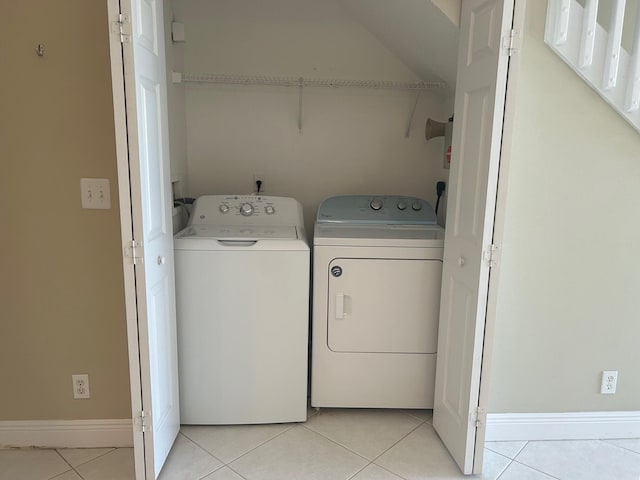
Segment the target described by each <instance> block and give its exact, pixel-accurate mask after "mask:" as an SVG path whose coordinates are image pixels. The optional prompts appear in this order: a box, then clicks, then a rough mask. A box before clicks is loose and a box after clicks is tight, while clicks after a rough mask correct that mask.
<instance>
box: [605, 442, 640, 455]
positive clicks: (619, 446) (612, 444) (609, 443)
mask: <svg viewBox="0 0 640 480" xmlns="http://www.w3.org/2000/svg"><path fill="white" fill-rule="evenodd" d="M610 440H637V438H609V439H601V440H600V441H601V442H604V443H606V444H607V445H610V446H612V447H617V448H619V449H621V450H624V451H625V452H631V453H635V454H636V455H640V452H638V451H636V450H632V449H630V448H627V447H623V446H621V445H616V444H615V443H611V442H610Z"/></svg>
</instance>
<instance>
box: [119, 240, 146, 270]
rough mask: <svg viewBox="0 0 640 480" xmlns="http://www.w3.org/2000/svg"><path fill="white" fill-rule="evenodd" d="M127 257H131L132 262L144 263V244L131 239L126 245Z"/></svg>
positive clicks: (125, 253)
mask: <svg viewBox="0 0 640 480" xmlns="http://www.w3.org/2000/svg"><path fill="white" fill-rule="evenodd" d="M124 256H125V258H130V259H131V263H132V264H134V265H137V264H138V263H142V259H143V258H142V244H141V243H140V242H136V241H135V240H130V241H129V242H127V244H126V245H125V247H124Z"/></svg>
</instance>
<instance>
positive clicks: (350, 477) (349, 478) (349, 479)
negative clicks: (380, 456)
mask: <svg viewBox="0 0 640 480" xmlns="http://www.w3.org/2000/svg"><path fill="white" fill-rule="evenodd" d="M369 465H371V462H369V463H367V464H366V465H365V466H363V467H362V468H361V469H360V470H358V471H357V472H355V473H354V474H353V475H349V476H348V477H347V478H346V479H345V480H351V479H352V478H353V477H355V476H357V475H358V474H359V473H360V472H362V471H363V470H364V469H365V468H367V467H368V466H369Z"/></svg>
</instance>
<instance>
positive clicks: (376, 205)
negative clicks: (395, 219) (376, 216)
mask: <svg viewBox="0 0 640 480" xmlns="http://www.w3.org/2000/svg"><path fill="white" fill-rule="evenodd" d="M369 206H370V207H371V209H372V210H376V211H377V210H380V209H381V208H382V200H380V199H379V198H374V199H373V200H371V203H370V204H369Z"/></svg>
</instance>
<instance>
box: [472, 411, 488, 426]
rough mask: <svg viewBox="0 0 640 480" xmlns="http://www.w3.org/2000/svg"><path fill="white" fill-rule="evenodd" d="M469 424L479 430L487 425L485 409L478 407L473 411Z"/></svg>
mask: <svg viewBox="0 0 640 480" xmlns="http://www.w3.org/2000/svg"><path fill="white" fill-rule="evenodd" d="M471 423H472V424H473V425H474V426H475V427H476V428H479V427H481V426H483V425H486V423H487V409H486V408H481V407H478V408H476V410H475V411H473V412H471Z"/></svg>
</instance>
